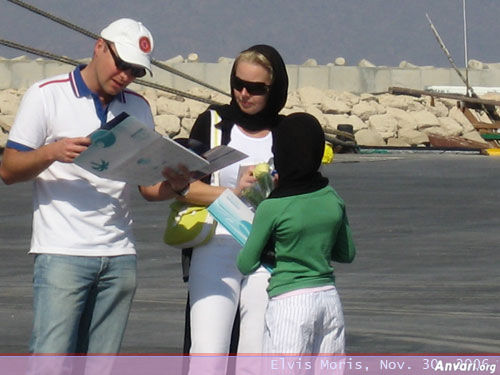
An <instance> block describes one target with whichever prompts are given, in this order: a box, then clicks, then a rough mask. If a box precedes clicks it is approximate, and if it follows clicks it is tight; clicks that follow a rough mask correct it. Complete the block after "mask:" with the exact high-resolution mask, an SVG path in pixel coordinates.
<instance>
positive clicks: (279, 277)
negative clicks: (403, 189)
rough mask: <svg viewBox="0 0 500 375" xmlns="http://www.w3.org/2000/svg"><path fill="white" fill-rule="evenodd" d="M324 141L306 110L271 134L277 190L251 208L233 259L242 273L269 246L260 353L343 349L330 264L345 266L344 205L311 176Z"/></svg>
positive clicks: (350, 253)
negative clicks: (244, 237) (270, 264)
mask: <svg viewBox="0 0 500 375" xmlns="http://www.w3.org/2000/svg"><path fill="white" fill-rule="evenodd" d="M324 142H325V137H324V133H323V129H322V128H321V125H320V124H319V122H318V120H317V119H316V118H315V117H314V116H311V115H309V114H306V113H294V114H292V115H289V116H288V117H287V118H286V119H284V120H283V121H282V122H281V123H280V124H279V125H278V126H277V127H276V128H275V129H274V130H273V148H272V151H273V154H274V164H275V168H276V170H277V172H278V177H279V179H278V185H277V187H276V188H275V189H274V190H273V192H272V193H271V195H270V196H269V198H268V199H266V200H264V201H263V202H262V203H261V204H260V205H259V207H258V208H257V211H256V213H255V218H254V221H253V226H252V230H251V233H250V236H249V238H248V241H247V243H246V245H245V247H244V248H243V250H242V251H241V252H240V254H239V256H238V261H237V264H238V268H239V269H240V271H241V272H242V273H243V274H248V273H251V272H253V271H254V270H255V269H257V268H258V267H259V265H260V263H261V260H260V259H261V255H262V253H263V251H264V249H265V248H266V247H267V248H268V247H269V244H274V252H275V261H276V264H275V266H274V268H273V270H272V273H271V279H270V283H269V287H268V288H267V291H268V294H269V297H270V301H269V305H268V308H267V312H266V327H265V329H266V332H265V338H264V351H265V352H266V353H293V354H304V353H344V350H345V339H344V318H343V313H342V305H341V303H340V299H339V297H338V294H337V291H336V289H335V278H334V275H333V268H332V266H331V262H332V261H337V262H344V263H350V262H352V261H353V259H354V256H355V247H354V243H353V240H352V236H351V230H350V227H349V223H348V220H347V216H346V212H345V205H344V202H343V200H342V199H341V198H340V197H339V195H338V194H337V193H336V192H335V190H333V189H332V188H331V187H330V186H329V185H328V179H327V178H326V177H324V176H322V175H321V173H320V172H319V167H320V166H321V159H322V156H323V150H324ZM271 246H272V245H271Z"/></svg>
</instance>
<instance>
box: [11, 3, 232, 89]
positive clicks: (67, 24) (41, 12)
mask: <svg viewBox="0 0 500 375" xmlns="http://www.w3.org/2000/svg"><path fill="white" fill-rule="evenodd" d="M7 1H9V2H11V3H13V4H16V5H19V6H21V7H23V8H25V9H28V10H29V11H31V12H34V13H37V14H39V15H41V16H43V17H46V18H48V19H50V20H51V21H54V22H57V23H59V24H60V25H63V26H65V27H67V28H70V29H72V30H75V31H77V32H79V33H81V34H83V35H86V36H88V37H90V38H92V39H99V38H100V36H99V35H97V34H95V33H92V32H90V31H88V30H85V29H84V28H82V27H80V26H77V25H75V24H73V23H71V22H68V21H66V20H64V19H62V18H60V17H56V16H54V15H52V14H50V13H48V12H45V11H44V10H42V9H39V8H36V7H34V6H33V5H30V4H27V3H25V2H23V1H20V0H7ZM151 64H153V65H155V66H157V67H159V68H160V69H163V70H166V71H168V72H170V73H172V74H175V75H178V76H179V77H182V78H184V79H187V80H189V81H192V82H194V83H197V84H199V85H201V86H204V87H206V88H209V89H211V90H214V91H217V92H219V93H221V94H224V95H226V96H229V97H230V96H231V95H230V94H228V93H227V92H224V91H223V90H221V89H219V88H217V87H215V86H212V85H209V84H208V83H205V82H203V81H200V80H199V79H197V78H194V77H191V76H190V75H188V74H185V73H183V72H181V71H179V70H177V69H175V68H172V67H171V66H168V65H166V64H164V63H162V62H160V61H158V60H155V59H152V60H151Z"/></svg>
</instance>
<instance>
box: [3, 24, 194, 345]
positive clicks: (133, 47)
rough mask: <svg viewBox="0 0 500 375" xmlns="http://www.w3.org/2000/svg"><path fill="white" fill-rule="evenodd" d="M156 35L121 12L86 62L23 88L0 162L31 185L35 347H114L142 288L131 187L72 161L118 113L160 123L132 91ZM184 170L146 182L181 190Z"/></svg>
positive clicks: (168, 191)
mask: <svg viewBox="0 0 500 375" xmlns="http://www.w3.org/2000/svg"><path fill="white" fill-rule="evenodd" d="M152 50H153V38H152V36H151V33H150V32H149V31H148V29H147V28H145V27H144V26H143V25H142V24H141V23H140V22H137V21H134V20H131V19H120V20H117V21H115V22H113V23H111V24H110V25H109V26H107V27H106V28H105V29H104V30H102V32H101V38H99V39H98V40H97V42H96V43H95V46H94V52H93V57H92V60H91V61H90V63H89V64H88V65H86V66H84V65H82V66H79V67H77V68H76V69H75V70H74V71H72V72H71V73H69V74H64V75H60V76H56V77H52V78H49V79H45V80H42V81H40V82H37V83H35V84H34V85H33V86H32V87H31V88H30V89H29V90H28V91H27V92H26V94H25V96H24V98H23V100H22V103H21V105H20V108H19V111H18V113H17V117H16V120H15V122H14V125H13V127H12V129H11V131H10V134H9V140H8V143H7V147H6V149H5V151H4V155H3V160H2V164H1V165H0V177H1V178H2V179H3V180H4V182H5V183H7V184H11V183H16V182H21V181H27V180H33V182H34V193H33V194H34V199H33V205H34V213H33V234H32V239H31V248H30V253H31V254H34V255H35V262H34V278H33V285H34V327H33V332H32V338H31V344H30V351H31V352H33V353H117V352H118V351H119V348H120V344H121V341H122V338H123V333H124V331H125V327H126V323H127V319H128V314H129V311H130V305H131V302H132V298H133V295H134V292H135V288H136V256H135V254H136V252H135V245H134V238H133V235H132V230H131V224H132V219H131V214H130V211H129V206H128V192H129V189H130V186H129V185H127V184H126V183H124V182H119V181H113V180H109V179H104V178H99V177H97V176H96V175H94V174H92V173H90V172H87V171H85V170H84V169H82V168H80V167H79V166H77V165H76V164H74V163H73V160H74V159H75V157H77V156H78V155H79V154H80V153H81V152H82V151H84V150H85V149H86V148H87V147H88V146H89V145H90V143H91V140H90V138H88V137H87V135H88V134H90V133H91V132H93V131H94V130H96V129H98V128H99V127H101V126H102V125H103V124H105V123H106V122H108V121H109V120H111V119H113V118H114V117H115V116H116V115H118V114H120V113H121V112H127V113H128V114H130V115H132V116H134V117H136V118H138V119H139V120H141V121H142V122H144V123H146V124H148V125H149V126H150V127H151V128H154V124H153V117H152V114H151V110H150V107H149V105H148V103H147V102H146V100H145V99H144V98H143V97H141V96H140V95H138V94H137V93H135V92H133V91H131V90H128V89H126V87H127V85H129V84H130V83H131V82H132V81H133V80H134V79H135V78H136V77H142V76H144V75H145V74H146V71H149V72H150V73H151V65H150V60H151V57H150V54H151V52H152ZM185 172H186V170H185V169H182V172H181V173H179V174H177V173H176V172H173V171H171V170H166V171H164V175H165V177H166V179H167V180H168V181H167V180H166V181H163V182H161V183H159V184H157V185H155V186H149V187H144V186H141V187H139V189H140V191H141V193H142V194H143V195H144V196H145V197H146V198H148V199H150V198H151V196H154V197H155V198H156V199H166V198H172V197H174V196H175V195H176V194H177V192H180V191H182V190H183V188H184V187H185V186H186V185H187V182H188V176H187V173H185Z"/></svg>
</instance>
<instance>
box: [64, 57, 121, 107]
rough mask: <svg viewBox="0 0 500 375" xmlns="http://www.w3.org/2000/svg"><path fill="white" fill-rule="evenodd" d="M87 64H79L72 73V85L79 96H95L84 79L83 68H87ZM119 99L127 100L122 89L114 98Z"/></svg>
mask: <svg viewBox="0 0 500 375" xmlns="http://www.w3.org/2000/svg"><path fill="white" fill-rule="evenodd" d="M85 67H86V65H78V66H77V67H76V68H75V70H73V71H72V72H71V73H70V74H69V75H70V81H71V86H72V87H73V91H74V93H75V95H76V97H77V98H81V97H85V96H95V94H94V93H93V92H92V91H90V89H89V88H88V87H87V84H86V83H85V82H84V81H83V78H82V72H81V70H82V69H83V68H85ZM115 99H116V100H119V101H120V102H122V103H124V102H125V94H124V92H123V90H122V91H120V93H118V94H116V95H115V97H114V98H113V100H115Z"/></svg>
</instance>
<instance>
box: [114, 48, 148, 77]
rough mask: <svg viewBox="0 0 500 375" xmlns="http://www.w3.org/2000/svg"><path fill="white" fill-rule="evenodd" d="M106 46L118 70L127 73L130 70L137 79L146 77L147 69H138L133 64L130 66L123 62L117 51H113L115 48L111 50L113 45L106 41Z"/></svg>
mask: <svg viewBox="0 0 500 375" xmlns="http://www.w3.org/2000/svg"><path fill="white" fill-rule="evenodd" d="M106 45H107V46H108V49H109V53H110V54H111V57H112V58H113V61H114V62H115V65H116V68H117V69H119V70H123V71H127V70H129V69H130V73H132V75H133V76H134V77H136V78H140V77H144V76H145V75H146V69H144V68H138V67H136V66H134V65H132V64H129V63H128V62H125V61H123V60H122V59H120V57H119V56H118V55H117V54H116V53H115V51H113V48H111V44H110V43H109V42H108V41H106Z"/></svg>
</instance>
